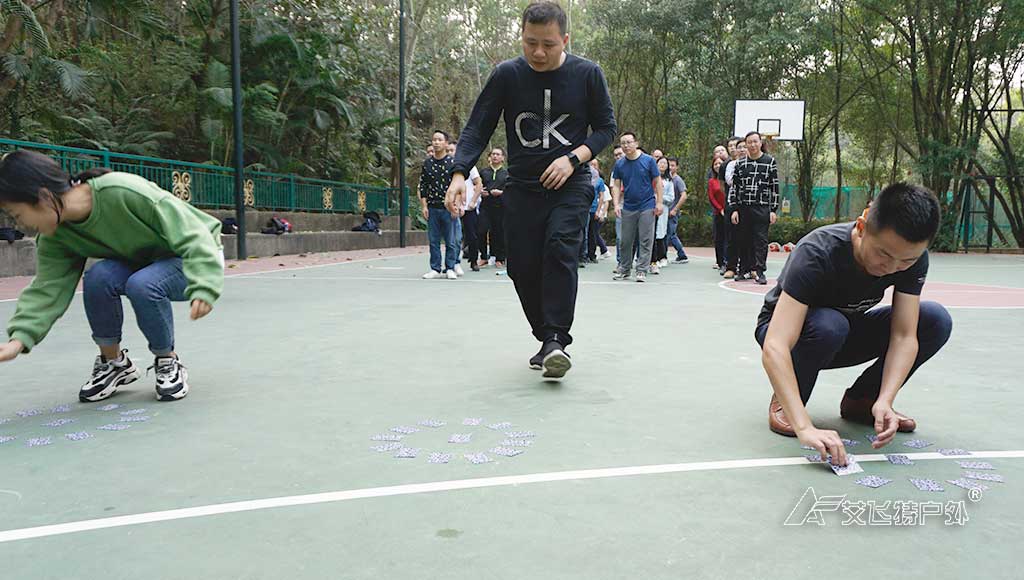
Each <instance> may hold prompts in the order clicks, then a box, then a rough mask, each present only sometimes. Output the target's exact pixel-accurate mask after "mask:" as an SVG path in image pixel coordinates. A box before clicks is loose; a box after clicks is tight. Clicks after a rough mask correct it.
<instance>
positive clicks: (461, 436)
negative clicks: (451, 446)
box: [448, 433, 473, 443]
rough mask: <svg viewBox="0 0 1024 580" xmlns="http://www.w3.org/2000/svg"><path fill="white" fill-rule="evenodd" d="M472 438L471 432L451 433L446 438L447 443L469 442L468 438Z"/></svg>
mask: <svg viewBox="0 0 1024 580" xmlns="http://www.w3.org/2000/svg"><path fill="white" fill-rule="evenodd" d="M472 438H473V434H472V433H453V434H452V436H451V437H449V438H448V442H449V443H469V440H470V439H472Z"/></svg>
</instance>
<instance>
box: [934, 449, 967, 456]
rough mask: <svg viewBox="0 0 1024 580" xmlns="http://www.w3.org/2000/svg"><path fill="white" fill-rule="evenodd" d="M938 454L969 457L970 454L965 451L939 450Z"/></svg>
mask: <svg viewBox="0 0 1024 580" xmlns="http://www.w3.org/2000/svg"><path fill="white" fill-rule="evenodd" d="M939 453H941V454H943V455H970V454H971V452H970V451H968V450H966V449H939Z"/></svg>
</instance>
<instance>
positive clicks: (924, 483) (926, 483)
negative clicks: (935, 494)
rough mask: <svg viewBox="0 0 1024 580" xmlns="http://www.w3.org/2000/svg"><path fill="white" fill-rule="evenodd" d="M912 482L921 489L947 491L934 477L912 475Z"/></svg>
mask: <svg viewBox="0 0 1024 580" xmlns="http://www.w3.org/2000/svg"><path fill="white" fill-rule="evenodd" d="M910 483H913V484H914V487H916V488H917V489H919V490H921V491H946V489H945V488H944V487H942V486H941V485H940V484H939V482H937V481H935V480H934V479H915V478H913V477H911V478H910Z"/></svg>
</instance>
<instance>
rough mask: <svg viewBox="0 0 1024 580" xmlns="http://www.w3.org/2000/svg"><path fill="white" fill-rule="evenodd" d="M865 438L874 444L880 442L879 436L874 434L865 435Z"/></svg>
mask: <svg viewBox="0 0 1024 580" xmlns="http://www.w3.org/2000/svg"><path fill="white" fill-rule="evenodd" d="M865 437H867V439H868V441H870V442H872V443H874V442H875V441H878V435H875V434H874V433H871V434H869V435H865Z"/></svg>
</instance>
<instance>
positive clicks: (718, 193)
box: [708, 177, 725, 214]
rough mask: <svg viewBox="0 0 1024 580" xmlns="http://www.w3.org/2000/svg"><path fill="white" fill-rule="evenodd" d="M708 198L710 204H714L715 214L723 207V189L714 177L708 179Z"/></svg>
mask: <svg viewBox="0 0 1024 580" xmlns="http://www.w3.org/2000/svg"><path fill="white" fill-rule="evenodd" d="M708 199H709V200H711V205H713V206H715V213H716V214H718V213H721V212H722V211H723V210H724V209H725V191H723V190H722V184H721V183H720V182H719V181H718V179H716V178H714V177H711V178H709V179H708Z"/></svg>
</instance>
